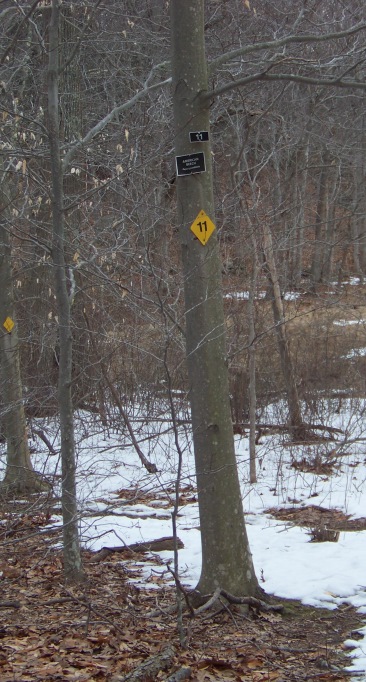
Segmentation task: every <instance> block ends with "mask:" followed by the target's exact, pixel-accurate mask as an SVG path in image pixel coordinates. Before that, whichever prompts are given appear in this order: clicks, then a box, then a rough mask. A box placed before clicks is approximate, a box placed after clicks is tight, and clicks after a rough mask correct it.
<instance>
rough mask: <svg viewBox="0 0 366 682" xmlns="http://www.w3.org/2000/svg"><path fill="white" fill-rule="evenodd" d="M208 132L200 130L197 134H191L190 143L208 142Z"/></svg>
mask: <svg viewBox="0 0 366 682" xmlns="http://www.w3.org/2000/svg"><path fill="white" fill-rule="evenodd" d="M208 139H209V138H208V130H198V131H197V132H195V133H189V141H190V142H208Z"/></svg>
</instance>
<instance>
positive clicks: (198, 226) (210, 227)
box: [191, 211, 216, 246]
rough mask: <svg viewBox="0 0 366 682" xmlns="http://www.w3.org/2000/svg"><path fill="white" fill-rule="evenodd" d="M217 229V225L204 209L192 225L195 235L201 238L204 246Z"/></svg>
mask: <svg viewBox="0 0 366 682" xmlns="http://www.w3.org/2000/svg"><path fill="white" fill-rule="evenodd" d="M215 229H216V228H215V225H214V224H213V222H212V220H211V218H209V217H208V215H207V213H205V212H204V211H200V212H199V214H198V216H197V218H196V220H195V221H194V222H193V223H192V225H191V230H192V232H193V234H194V235H195V237H197V239H199V240H200V242H201V244H203V246H205V245H206V244H207V242H208V240H209V239H210V237H211V235H212V233H213V231H214V230H215Z"/></svg>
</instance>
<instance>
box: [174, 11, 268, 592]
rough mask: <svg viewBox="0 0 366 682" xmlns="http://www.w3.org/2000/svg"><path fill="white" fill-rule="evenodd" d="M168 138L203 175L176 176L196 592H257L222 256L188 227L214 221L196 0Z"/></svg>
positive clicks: (182, 48)
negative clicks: (200, 137) (198, 137)
mask: <svg viewBox="0 0 366 682" xmlns="http://www.w3.org/2000/svg"><path fill="white" fill-rule="evenodd" d="M171 20H172V25H171V35H172V53H173V54H172V60H173V64H172V66H173V107H174V131H175V135H174V142H175V152H176V154H177V155H182V154H187V153H193V152H197V151H203V152H204V154H205V160H206V168H207V170H206V172H204V173H198V174H194V175H188V176H186V177H178V178H177V199H178V223H179V229H180V239H181V246H182V258H183V271H184V286H185V305H186V342H187V362H188V373H189V381H190V399H191V409H192V424H193V442H194V451H195V460H196V474H197V488H198V502H199V512H200V526H201V540H202V571H201V577H200V580H199V583H198V585H197V591H198V592H199V593H200V594H201V595H204V594H208V593H211V592H213V591H214V590H215V589H216V588H217V587H218V586H220V587H225V589H227V590H228V591H230V592H233V593H234V594H241V595H243V594H248V595H253V594H254V593H255V592H256V590H257V589H258V583H257V580H256V576H255V573H254V568H253V562H252V557H251V554H250V550H249V544H248V539H247V534H246V529H245V524H244V515H243V508H242V500H241V494H240V487H239V480H238V473H237V466H236V459H235V451H234V438H233V431H232V423H231V415H230V404H229V384H228V368H227V362H226V357H225V321H224V312H223V295H222V284H221V261H220V255H219V249H218V242H217V238H216V232H214V233H213V235H212V236H211V237H210V238H209V240H208V242H207V243H206V245H204V246H203V245H202V244H201V243H200V241H198V239H196V238H195V237H194V236H193V234H192V232H191V230H190V225H191V224H192V222H193V221H194V220H195V218H196V217H197V215H198V213H199V211H201V210H203V211H205V212H206V213H207V215H208V216H209V217H210V218H211V220H212V221H213V222H215V215H214V201H213V186H212V166H211V146H210V143H209V142H203V143H201V142H198V143H194V144H190V142H189V132H190V131H200V130H209V102H208V101H205V100H204V97H203V96H202V97H201V94H202V95H203V94H204V92H205V91H207V72H206V60H205V50H204V33H203V27H204V2H203V0H184V2H182V0H172V2H171Z"/></svg>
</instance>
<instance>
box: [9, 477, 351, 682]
mask: <svg viewBox="0 0 366 682" xmlns="http://www.w3.org/2000/svg"><path fill="white" fill-rule="evenodd" d="M186 494H187V497H189V496H190V495H191V494H192V491H191V490H188V489H187V491H186ZM18 521H19V519H18ZM39 522H40V527H42V532H41V533H39V534H38V536H37V535H36V533H35V531H36V526H35V525H34V523H30V522H29V519H28V518H25V519H24V522H21V523H17V520H16V519H15V518H14V517H12V518H11V519H10V520H9V524H8V525H7V524H4V525H5V526H6V528H3V530H4V536H3V540H4V542H6V553H4V554H3V558H2V559H1V564H0V569H1V571H2V573H1V574H0V575H1V577H0V585H1V587H2V601H0V607H1V616H2V620H1V624H0V678H1V680H2V682H14V681H15V680H16V682H30V680H32V682H59V681H62V680H64V681H67V682H94V681H95V682H112V680H123V679H125V678H126V676H129V677H127V679H134V673H135V672H136V671H138V670H140V671H141V670H144V665H145V664H147V663H148V662H149V661H150V662H151V661H153V662H154V661H157V666H158V668H157V672H156V673H154V676H153V677H152V678H150V679H154V680H155V679H156V680H157V681H159V680H160V681H161V682H163V681H165V680H169V678H171V679H174V675H173V673H174V671H179V670H181V671H183V672H184V673H185V677H184V679H188V678H187V675H188V674H190V673H189V671H191V677H190V679H192V680H197V681H198V682H210V681H211V680H224V681H225V680H227V681H229V680H234V681H235V682H277V680H278V682H279V681H280V680H286V682H301V681H302V680H311V679H314V680H315V679H317V680H324V681H325V682H335V681H336V680H339V681H341V680H346V679H347V677H346V676H344V675H343V674H342V672H341V669H340V668H339V669H338V670H337V666H339V665H340V663H341V662H342V661H343V660H344V659H343V658H342V656H343V655H344V653H343V651H342V646H343V645H342V642H343V641H344V640H345V639H347V637H348V636H349V634H350V633H351V632H352V631H354V630H355V627H356V626H357V625H358V626H360V620H359V618H360V617H359V616H358V615H357V614H356V613H355V612H354V610H352V609H349V608H347V609H344V610H341V609H340V610H338V611H336V612H334V611H332V612H329V613H328V612H327V613H326V614H324V612H321V611H320V612H316V611H315V610H312V611H311V610H310V611H309V610H306V609H304V608H303V607H301V608H300V607H298V610H299V609H300V611H299V613H298V611H297V610H296V608H297V607H294V613H295V615H293V614H292V615H290V617H282V616H281V615H280V614H278V613H265V614H257V615H256V616H255V617H253V618H252V619H249V618H248V616H247V615H244V614H242V613H241V612H240V611H239V610H238V609H237V607H236V606H235V605H233V606H231V607H230V609H229V608H226V610H224V611H222V612H218V613H217V612H216V613H213V612H211V611H210V610H207V611H205V612H203V613H202V614H201V615H200V616H199V617H196V618H193V619H192V618H190V617H189V615H185V616H184V621H183V625H184V628H185V630H186V633H187V648H186V650H182V649H179V647H178V639H179V638H178V635H177V623H176V616H175V614H174V612H173V610H172V609H171V608H170V607H171V606H172V605H174V603H175V594H174V591H173V590H172V589H171V588H170V587H168V586H167V585H166V583H165V582H164V578H162V577H161V576H160V575H158V574H152V577H151V582H152V583H153V585H154V589H152V590H148V589H147V588H146V587H144V588H141V587H139V586H138V585H136V584H135V582H136V581H138V580H139V578H140V577H141V571H142V566H143V562H144V561H146V560H147V559H146V555H144V554H143V553H141V552H140V551H139V549H140V550H143V549H144V548H142V547H140V548H138V547H137V550H136V555H135V556H133V558H132V559H131V556H129V557H128V559H125V558H124V556H123V553H122V554H118V553H113V552H112V553H111V554H110V555H109V556H108V557H107V560H105V561H103V563H97V562H92V561H90V559H91V557H92V556H93V555H92V553H90V552H85V553H84V557H83V558H84V565H85V570H86V573H87V576H88V580H87V582H86V584H85V585H84V586H83V588H82V589H80V588H68V589H66V588H65V587H64V585H63V582H62V581H63V577H62V557H61V553H60V552H59V551H58V550H55V549H54V547H53V543H54V539H55V538H54V535H52V534H51V535H48V533H47V530H46V531H45V529H44V527H43V518H42V517H40V518H39ZM27 527H28V531H29V532H28V534H27V533H26V532H25V528H27ZM9 529H11V535H10V536H9V535H8V534H6V533H7V531H9ZM19 539H21V542H19ZM151 561H153V559H152V558H151V556H150V557H149V563H150V564H151ZM159 561H160V558H159V557H158V556H157V557H156V562H159ZM132 580H133V581H134V582H132ZM144 584H145V585H146V577H145V578H144ZM152 613H154V616H152ZM325 645H326V646H325ZM168 646H170V647H173V649H174V656H173V655H172V658H171V660H170V662H169V666H168V667H167V668H166V669H165V671H163V667H162V665H161V666H160V667H159V665H158V662H159V656H160V654H161V653H162V652H163V651H164V650H165V649H166V647H168ZM320 662H321V663H322V665H323V666H324V665H325V666H328V668H324V667H321V666H320ZM135 679H137V678H135ZM182 679H183V678H182Z"/></svg>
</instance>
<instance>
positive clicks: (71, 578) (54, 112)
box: [48, 0, 83, 582]
mask: <svg viewBox="0 0 366 682" xmlns="http://www.w3.org/2000/svg"><path fill="white" fill-rule="evenodd" d="M59 7H60V5H59V0H52V14H51V21H50V28H49V66H48V136H49V143H50V156H51V176H52V230H53V232H52V258H53V265H54V275H55V293H56V302H57V310H58V332H59V343H60V358H59V383H58V402H59V412H60V432H61V461H62V516H63V550H64V574H65V579H66V581H67V582H77V581H79V580H81V578H82V576H83V572H82V566H81V557H80V547H79V535H78V518H77V500H76V483H75V438H74V420H73V405H72V395H71V381H72V379H71V370H72V334H71V312H70V300H69V296H68V291H67V277H66V263H65V229H64V195H63V173H62V166H61V154H60V130H59V98H58V77H59V65H58V60H59V22H60V9H59Z"/></svg>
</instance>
